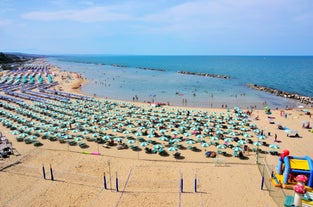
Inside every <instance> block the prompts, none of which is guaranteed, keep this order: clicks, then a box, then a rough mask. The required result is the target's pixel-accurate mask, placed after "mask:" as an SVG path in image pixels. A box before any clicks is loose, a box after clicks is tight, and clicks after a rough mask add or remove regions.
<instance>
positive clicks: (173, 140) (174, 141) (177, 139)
mask: <svg viewBox="0 0 313 207" xmlns="http://www.w3.org/2000/svg"><path fill="white" fill-rule="evenodd" d="M181 141H182V140H181V139H179V138H176V139H172V140H171V142H173V143H176V142H181Z"/></svg>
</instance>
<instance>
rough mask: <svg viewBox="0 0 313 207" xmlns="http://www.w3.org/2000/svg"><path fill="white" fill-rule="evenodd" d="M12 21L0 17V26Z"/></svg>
mask: <svg viewBox="0 0 313 207" xmlns="http://www.w3.org/2000/svg"><path fill="white" fill-rule="evenodd" d="M11 23H12V21H11V20H9V19H0V26H6V25H10V24H11Z"/></svg>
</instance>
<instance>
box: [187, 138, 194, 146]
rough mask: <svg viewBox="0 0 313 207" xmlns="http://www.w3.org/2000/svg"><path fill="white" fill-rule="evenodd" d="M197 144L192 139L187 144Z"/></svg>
mask: <svg viewBox="0 0 313 207" xmlns="http://www.w3.org/2000/svg"><path fill="white" fill-rule="evenodd" d="M195 143H196V142H195V141H194V140H192V139H190V140H187V141H186V144H189V145H191V144H195Z"/></svg>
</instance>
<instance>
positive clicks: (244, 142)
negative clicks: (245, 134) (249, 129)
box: [237, 139, 247, 145]
mask: <svg viewBox="0 0 313 207" xmlns="http://www.w3.org/2000/svg"><path fill="white" fill-rule="evenodd" d="M237 143H238V144H239V145H244V144H247V141H246V140H244V139H241V140H239V141H238V142H237Z"/></svg>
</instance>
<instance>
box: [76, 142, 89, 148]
mask: <svg viewBox="0 0 313 207" xmlns="http://www.w3.org/2000/svg"><path fill="white" fill-rule="evenodd" d="M78 146H79V147H80V148H83V149H85V148H88V147H89V146H88V145H87V144H86V143H85V142H79V143H78Z"/></svg>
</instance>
